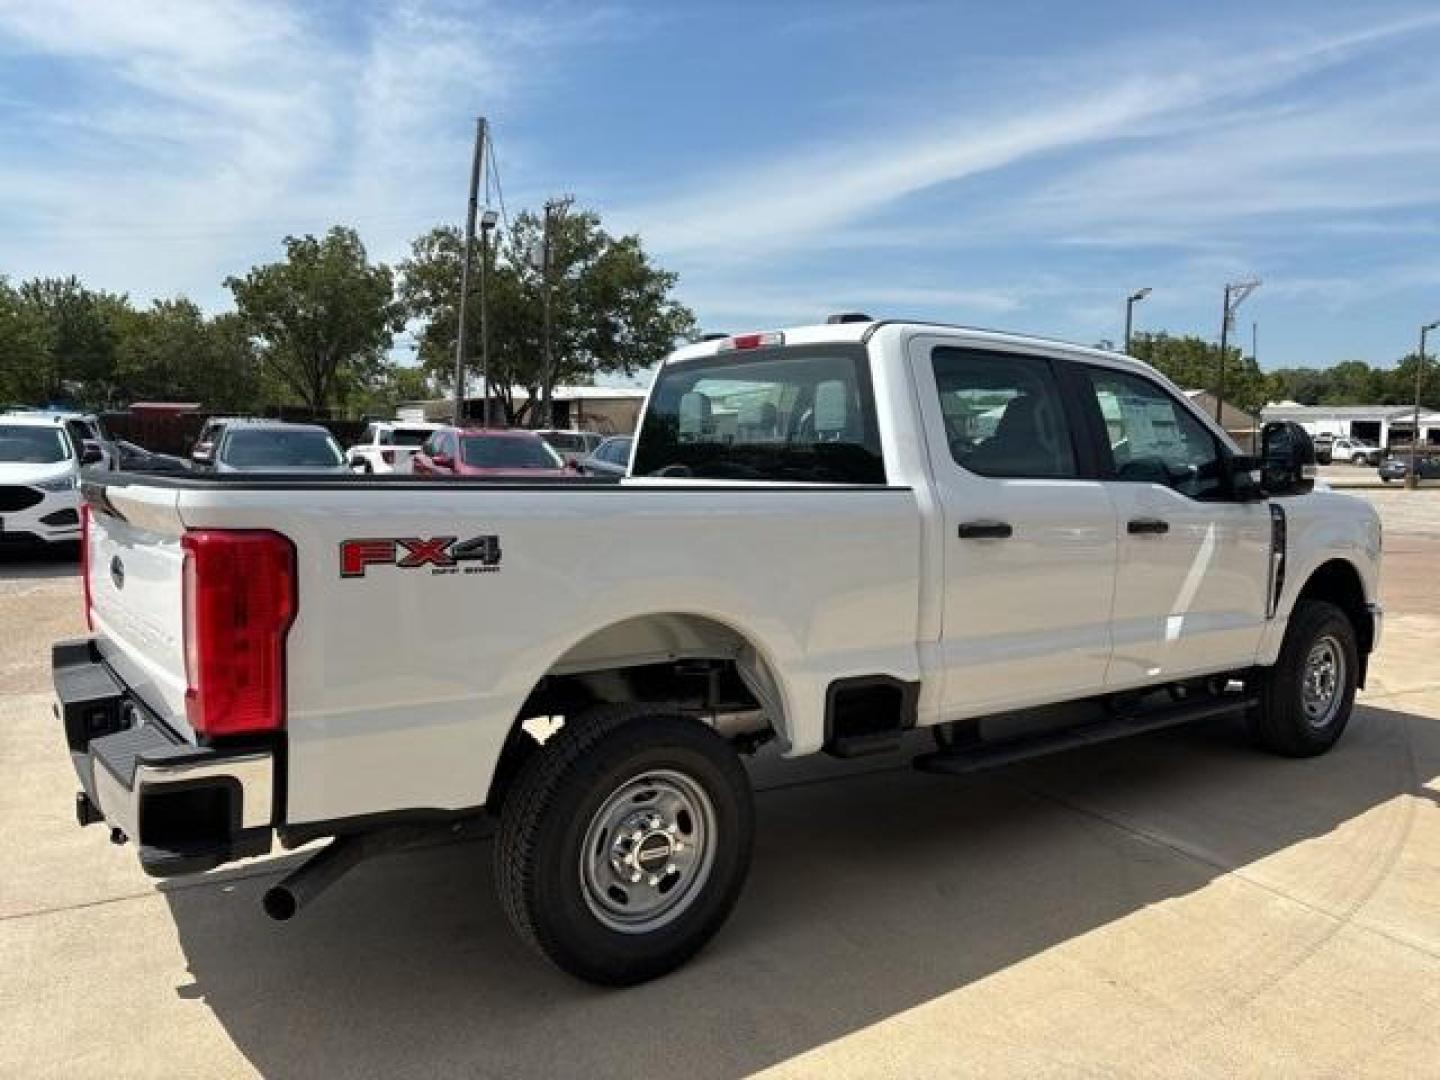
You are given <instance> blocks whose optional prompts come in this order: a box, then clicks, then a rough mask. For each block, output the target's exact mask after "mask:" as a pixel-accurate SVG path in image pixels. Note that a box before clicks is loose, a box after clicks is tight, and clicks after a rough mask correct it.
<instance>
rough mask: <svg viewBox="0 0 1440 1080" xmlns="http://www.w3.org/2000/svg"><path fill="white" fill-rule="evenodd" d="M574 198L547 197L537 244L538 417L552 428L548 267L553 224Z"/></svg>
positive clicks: (552, 352) (552, 359) (552, 351)
mask: <svg viewBox="0 0 1440 1080" xmlns="http://www.w3.org/2000/svg"><path fill="white" fill-rule="evenodd" d="M573 201H574V199H573V198H572V197H571V196H569V195H562V196H560V197H559V198H554V199H547V200H546V202H545V230H544V236H543V239H542V242H541V245H540V302H541V305H542V310H543V312H544V324H545V328H544V334H545V370H544V371H543V373H542V374H541V377H540V417H541V422H542V423H543V424H544V426H545V427H547V428H548V427H554V426H555V421H554V412H553V410H552V408H551V401H550V394H551V385H550V384H551V382H552V380H553V377H554V371H555V344H554V328H553V324H552V321H551V311H550V307H551V296H550V294H551V292H552V291H553V288H552V285H551V282H550V266H551V263H552V262H553V252H552V249H553V248H554V246H555V226H556V224H557V223H558V222H559V221H560V219H561V218H562V217H564V215H565V211H566V209H568V208H569V206H570V204H571V202H573Z"/></svg>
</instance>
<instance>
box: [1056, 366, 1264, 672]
mask: <svg viewBox="0 0 1440 1080" xmlns="http://www.w3.org/2000/svg"><path fill="white" fill-rule="evenodd" d="M1076 373H1077V376H1078V382H1079V385H1078V387H1077V397H1079V398H1080V399H1081V400H1083V401H1084V402H1085V404H1086V406H1087V407H1088V408H1090V409H1091V410H1092V412H1091V417H1092V424H1093V425H1095V426H1098V427H1099V428H1100V430H1101V432H1102V433H1103V434H1102V437H1101V439H1100V440H1099V442H1100V443H1101V447H1100V452H1101V454H1102V461H1101V469H1102V475H1103V476H1104V477H1105V480H1104V484H1105V488H1106V490H1107V491H1108V492H1109V494H1110V497H1111V498H1112V500H1113V501H1114V504H1115V509H1116V513H1117V515H1118V519H1119V524H1120V537H1119V540H1120V564H1119V572H1118V575H1117V577H1116V582H1115V607H1114V615H1113V619H1112V621H1113V633H1114V637H1115V655H1114V659H1113V661H1112V663H1111V668H1110V676H1109V682H1110V684H1111V687H1112V688H1113V689H1121V688H1123V687H1126V686H1137V685H1142V684H1146V683H1157V682H1164V681H1168V680H1170V679H1175V678H1183V677H1185V676H1187V675H1194V674H1204V673H1209V672H1213V671H1223V670H1224V669H1226V668H1241V667H1248V666H1249V665H1251V664H1252V663H1254V661H1255V654H1256V650H1257V648H1258V647H1259V643H1260V636H1261V632H1262V630H1263V628H1264V625H1265V607H1266V590H1267V587H1268V582H1269V561H1270V511H1269V508H1268V506H1267V505H1266V504H1265V503H1264V502H1263V501H1256V502H1239V501H1237V500H1236V499H1235V497H1234V494H1233V483H1232V479H1231V476H1230V475H1229V474H1230V465H1229V459H1230V451H1229V450H1228V448H1226V447H1225V445H1224V444H1223V443H1222V442H1221V439H1220V437H1219V435H1218V434H1217V433H1216V432H1215V431H1213V430H1212V429H1211V428H1210V427H1209V426H1208V425H1207V424H1206V423H1205V422H1204V421H1202V420H1201V419H1200V418H1199V417H1198V416H1196V415H1195V413H1194V412H1193V411H1192V409H1191V407H1190V405H1189V404H1188V403H1187V402H1184V401H1182V400H1181V399H1180V398H1179V397H1178V396H1176V395H1175V394H1174V393H1173V392H1171V391H1170V390H1169V389H1168V388H1167V387H1165V386H1164V385H1162V384H1161V383H1159V382H1156V381H1155V380H1153V379H1151V378H1149V377H1148V376H1145V375H1141V374H1139V373H1136V372H1132V371H1122V370H1119V369H1116V368H1108V367H1100V366H1092V365H1083V366H1081V365H1077V366H1076Z"/></svg>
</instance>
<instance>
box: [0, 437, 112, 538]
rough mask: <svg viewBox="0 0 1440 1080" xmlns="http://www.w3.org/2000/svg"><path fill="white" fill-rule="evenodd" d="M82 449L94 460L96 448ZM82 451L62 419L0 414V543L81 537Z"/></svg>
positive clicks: (98, 456)
mask: <svg viewBox="0 0 1440 1080" xmlns="http://www.w3.org/2000/svg"><path fill="white" fill-rule="evenodd" d="M85 452H86V453H88V454H90V455H91V456H92V460H91V461H90V462H87V464H91V463H98V462H99V460H100V453H99V450H98V448H95V447H91V448H90V449H89V450H88V451H85ZM81 456H82V450H81V449H80V448H77V446H76V444H75V441H74V439H73V438H72V437H71V435H70V433H69V431H68V430H67V428H66V424H65V421H64V420H63V419H60V418H58V417H54V416H49V415H45V414H43V413H35V414H30V413H15V414H10V415H6V416H0V545H4V546H6V547H9V546H11V545H25V544H35V543H52V544H53V543H60V542H63V541H67V540H69V541H74V540H78V539H80V492H79V481H80V464H81Z"/></svg>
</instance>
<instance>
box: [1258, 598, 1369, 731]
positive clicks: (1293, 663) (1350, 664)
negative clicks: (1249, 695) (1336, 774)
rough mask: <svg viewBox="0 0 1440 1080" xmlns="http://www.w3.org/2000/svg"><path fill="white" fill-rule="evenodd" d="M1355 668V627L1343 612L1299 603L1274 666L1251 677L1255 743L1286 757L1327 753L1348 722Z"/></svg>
mask: <svg viewBox="0 0 1440 1080" xmlns="http://www.w3.org/2000/svg"><path fill="white" fill-rule="evenodd" d="M1359 670H1360V653H1359V649H1358V647H1357V645H1356V640H1355V628H1354V626H1352V625H1351V623H1350V620H1349V618H1347V617H1346V615H1345V612H1344V611H1342V610H1341V609H1340V608H1338V607H1336V606H1335V605H1334V604H1330V603H1326V602H1325V601H1323V600H1302V601H1300V602H1299V603H1298V604H1296V605H1295V610H1294V611H1293V612H1291V614H1290V623H1289V627H1288V629H1287V630H1286V632H1285V641H1284V643H1283V644H1282V645H1281V647H1280V656H1279V658H1278V659H1277V660H1276V662H1275V666H1274V667H1271V668H1266V669H1262V671H1261V672H1260V673H1259V674H1258V675H1257V676H1256V678H1255V686H1256V688H1257V689H1258V690H1259V697H1260V701H1259V704H1258V705H1256V706H1255V708H1254V709H1253V710H1252V712H1251V716H1250V730H1251V734H1252V735H1253V736H1254V738H1255V741H1256V742H1257V743H1258V744H1259V745H1261V746H1263V747H1264V748H1265V749H1267V750H1271V751H1273V752H1275V753H1277V754H1284V755H1285V756H1287V757H1313V756H1314V755H1316V754H1323V753H1324V752H1325V751H1327V750H1329V749H1330V747H1332V746H1334V745H1335V742H1336V740H1338V739H1339V738H1340V736H1341V734H1342V733H1343V732H1344V731H1345V725H1346V724H1347V723H1348V722H1349V720H1350V712H1351V710H1352V709H1353V708H1354V705H1355V688H1356V680H1357V677H1358V674H1359Z"/></svg>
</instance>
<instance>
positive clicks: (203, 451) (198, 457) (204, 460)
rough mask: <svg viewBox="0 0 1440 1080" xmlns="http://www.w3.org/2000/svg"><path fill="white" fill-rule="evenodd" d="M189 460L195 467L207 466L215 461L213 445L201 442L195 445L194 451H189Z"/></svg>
mask: <svg viewBox="0 0 1440 1080" xmlns="http://www.w3.org/2000/svg"><path fill="white" fill-rule="evenodd" d="M190 460H191V461H193V462H195V464H196V465H209V464H210V463H211V462H212V461H214V460H215V444H214V443H208V442H202V443H196V444H195V449H194V450H191V451H190Z"/></svg>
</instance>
